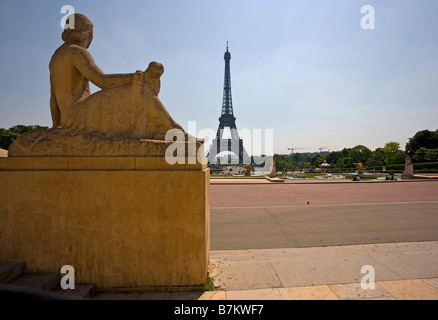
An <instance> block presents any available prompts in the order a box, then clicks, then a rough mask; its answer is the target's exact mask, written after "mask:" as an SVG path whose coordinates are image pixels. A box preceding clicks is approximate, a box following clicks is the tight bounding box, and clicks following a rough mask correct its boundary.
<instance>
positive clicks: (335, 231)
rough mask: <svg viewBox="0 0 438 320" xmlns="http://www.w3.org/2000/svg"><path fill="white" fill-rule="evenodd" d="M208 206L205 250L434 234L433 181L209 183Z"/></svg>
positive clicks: (437, 214)
mask: <svg viewBox="0 0 438 320" xmlns="http://www.w3.org/2000/svg"><path fill="white" fill-rule="evenodd" d="M307 202H309V204H307ZM211 207H212V209H211V249H212V250H228V249H229V250H238V249H270V248H302V247H321V246H336V245H355V244H370V243H392V242H413V241H432V240H438V181H420V182H396V181H394V182H388V183H386V182H383V183H336V184H331V183H324V184H254V185H249V184H244V185H214V184H213V185H211Z"/></svg>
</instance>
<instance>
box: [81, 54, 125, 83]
mask: <svg viewBox="0 0 438 320" xmlns="http://www.w3.org/2000/svg"><path fill="white" fill-rule="evenodd" d="M73 62H74V65H75V67H76V68H77V69H78V71H79V72H80V73H81V74H82V75H83V76H84V77H85V78H86V79H88V80H89V81H91V82H92V83H94V84H95V85H96V86H98V87H99V88H101V89H109V88H114V87H120V86H123V85H126V84H129V83H131V82H132V78H133V74H132V73H124V74H122V73H120V74H105V73H104V72H103V71H102V70H101V69H100V68H99V67H98V66H97V65H96V63H95V62H94V60H93V57H92V56H91V54H90V53H89V52H88V51H87V50H86V49H83V48H80V47H76V48H74V49H73Z"/></svg>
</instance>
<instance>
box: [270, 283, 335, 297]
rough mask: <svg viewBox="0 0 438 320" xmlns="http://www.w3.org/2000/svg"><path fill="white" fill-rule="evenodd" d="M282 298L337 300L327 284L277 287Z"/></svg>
mask: <svg viewBox="0 0 438 320" xmlns="http://www.w3.org/2000/svg"><path fill="white" fill-rule="evenodd" d="M278 290H279V292H280V294H281V296H282V298H283V300H339V298H338V296H337V295H336V294H335V293H334V292H333V291H332V290H330V288H329V287H328V286H312V287H299V288H280V289H278Z"/></svg>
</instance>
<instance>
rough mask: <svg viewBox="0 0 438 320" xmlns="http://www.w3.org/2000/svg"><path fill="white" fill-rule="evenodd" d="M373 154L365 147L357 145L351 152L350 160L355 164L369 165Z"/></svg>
mask: <svg viewBox="0 0 438 320" xmlns="http://www.w3.org/2000/svg"><path fill="white" fill-rule="evenodd" d="M371 154H372V152H371V150H370V149H368V148H367V147H365V146H363V145H357V146H355V147H354V148H351V150H350V158H351V161H352V162H354V163H363V164H365V163H367V162H368V160H369V159H370V157H371Z"/></svg>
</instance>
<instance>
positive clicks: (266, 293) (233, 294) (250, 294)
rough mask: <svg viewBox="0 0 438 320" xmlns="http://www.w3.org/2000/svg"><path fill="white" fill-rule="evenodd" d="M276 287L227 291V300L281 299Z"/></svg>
mask: <svg viewBox="0 0 438 320" xmlns="http://www.w3.org/2000/svg"><path fill="white" fill-rule="evenodd" d="M281 299H282V297H281V294H280V292H279V291H278V289H277V288H271V289H256V290H236V291H227V300H281Z"/></svg>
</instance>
